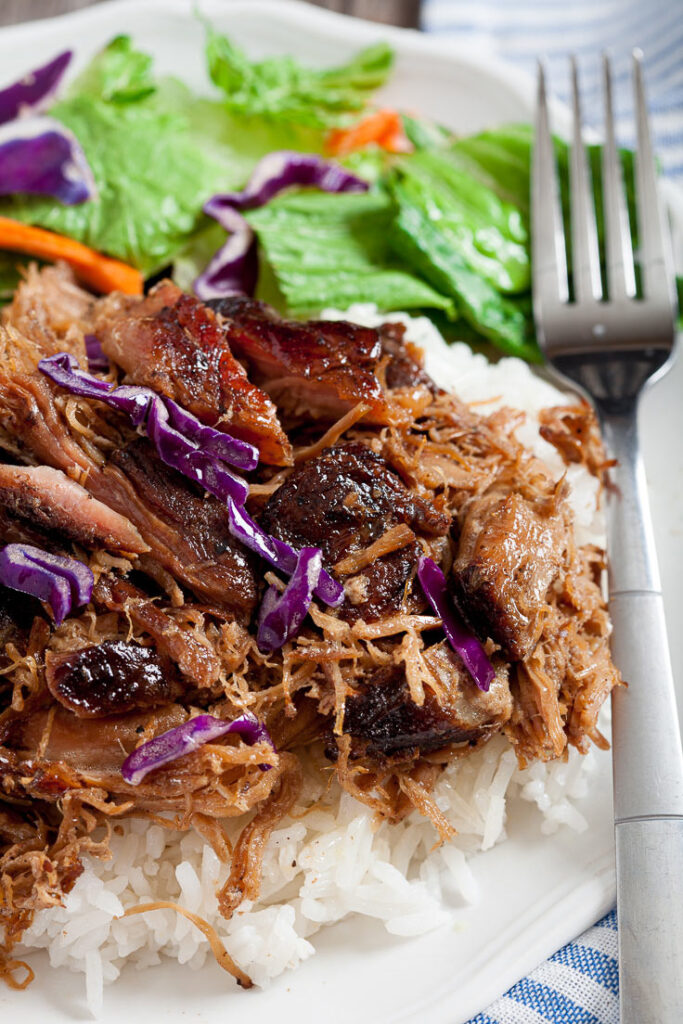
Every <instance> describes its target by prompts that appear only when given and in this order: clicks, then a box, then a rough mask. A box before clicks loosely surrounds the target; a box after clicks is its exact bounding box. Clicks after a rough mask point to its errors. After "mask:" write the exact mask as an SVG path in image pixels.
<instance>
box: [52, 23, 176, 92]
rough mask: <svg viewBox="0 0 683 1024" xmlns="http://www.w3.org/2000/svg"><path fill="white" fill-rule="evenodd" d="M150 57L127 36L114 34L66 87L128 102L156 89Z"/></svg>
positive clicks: (73, 90)
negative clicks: (70, 84)
mask: <svg viewBox="0 0 683 1024" xmlns="http://www.w3.org/2000/svg"><path fill="white" fill-rule="evenodd" d="M153 64H154V62H153V60H152V58H151V57H150V56H149V54H147V53H142V51H140V50H136V49H135V48H134V47H133V42H132V40H131V38H130V36H123V35H121V36H116V37H115V38H114V39H112V41H111V42H110V43H109V44H108V45H107V46H105V48H104V49H103V50H101V51H100V53H98V54H97V55H96V56H95V57H94V58H93V60H92V61H91V62H90V64H89V65H88V67H87V68H86V69H85V71H83V72H82V74H81V75H79V77H78V78H77V79H76V81H75V82H74V84H73V85H72V86H71V89H70V90H69V92H70V94H71V95H73V96H81V95H87V96H94V97H95V98H97V99H101V100H106V101H107V102H110V103H131V102H135V100H140V99H143V98H144V97H145V96H149V95H150V93H153V92H154V91H155V89H156V83H155V81H154V75H153Z"/></svg>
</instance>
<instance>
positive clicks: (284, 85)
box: [206, 24, 394, 128]
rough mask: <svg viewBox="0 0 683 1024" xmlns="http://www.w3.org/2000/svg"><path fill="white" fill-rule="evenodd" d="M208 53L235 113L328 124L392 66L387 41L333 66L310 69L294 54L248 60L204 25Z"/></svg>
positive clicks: (350, 109)
mask: <svg viewBox="0 0 683 1024" xmlns="http://www.w3.org/2000/svg"><path fill="white" fill-rule="evenodd" d="M206 30H207V45H206V54H207V61H208V65H209V74H210V76H211V80H212V81H213V82H214V83H215V84H216V85H217V86H218V87H219V88H220V89H222V90H223V92H224V93H225V97H226V100H225V102H226V104H227V106H228V109H229V110H230V111H232V112H233V113H236V114H240V115H248V116H257V117H265V118H267V119H269V120H279V121H286V122H289V123H294V124H298V125H301V126H305V127H307V128H327V127H330V126H332V125H338V124H340V123H343V122H345V121H346V120H348V115H349V114H354V113H357V112H358V111H359V110H361V109H362V108H363V106H364V105H365V102H366V100H367V97H368V95H369V93H370V92H372V90H374V89H377V88H378V87H379V86H380V85H382V84H383V83H384V82H385V81H386V79H387V76H388V75H389V72H390V71H391V68H392V65H393V59H394V58H393V51H392V50H391V48H390V47H389V46H387V45H386V44H385V43H378V44H377V45H375V46H370V47H367V49H365V50H361V52H360V53H358V54H357V55H356V56H355V57H354V58H353V59H352V60H350V61H349V62H348V63H347V64H343V65H341V66H340V67H336V68H322V69H319V68H309V67H305V66H304V65H302V64H300V63H299V62H298V61H296V60H294V59H293V58H292V57H268V58H266V59H265V60H261V61H250V60H249V58H248V57H247V56H246V54H245V53H244V52H243V51H242V50H240V49H239V47H237V46H236V45H235V44H234V43H233V42H232V41H231V40H230V39H228V38H227V36H224V35H222V34H221V33H220V32H217V31H216V30H215V29H214V28H213V27H212V26H211V25H209V24H207V26H206Z"/></svg>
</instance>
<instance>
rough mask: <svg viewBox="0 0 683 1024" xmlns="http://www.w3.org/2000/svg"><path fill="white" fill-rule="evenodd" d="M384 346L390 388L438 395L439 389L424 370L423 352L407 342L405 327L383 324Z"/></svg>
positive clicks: (382, 338) (381, 335) (402, 325)
mask: <svg viewBox="0 0 683 1024" xmlns="http://www.w3.org/2000/svg"><path fill="white" fill-rule="evenodd" d="M378 330H379V336H380V341H381V344H382V355H384V356H388V357H389V359H388V362H387V367H386V370H385V380H386V385H387V387H388V388H390V389H392V390H394V389H396V388H425V389H426V390H427V391H429V392H430V393H431V394H436V393H437V392H438V391H439V388H438V387H437V386H436V384H435V383H434V381H433V380H432V378H431V377H430V376H429V374H427V373H425V371H424V370H423V369H422V352H421V350H420V349H419V348H417V346H415V345H413V344H411V342H407V341H406V340H405V333H406V329H405V325H404V324H398V323H386V324H382V325H381V327H379V328H378Z"/></svg>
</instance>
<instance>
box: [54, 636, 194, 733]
mask: <svg viewBox="0 0 683 1024" xmlns="http://www.w3.org/2000/svg"><path fill="white" fill-rule="evenodd" d="M45 679H46V681H47V685H48V689H49V690H50V693H51V694H52V696H53V697H54V698H55V700H58V701H59V703H60V704H62V705H63V706H64V707H65V708H66V709H67V711H72V712H73V713H74V714H75V715H76V716H77V717H78V718H104V717H106V716H107V715H122V714H124V713H125V712H127V711H144V710H145V709H146V708H154V707H159V706H160V705H162V704H168V703H169V702H170V701H172V700H173V697H174V696H176V695H177V693H178V688H177V687H176V686H174V685H173V679H172V675H171V670H170V665H169V664H168V663H164V661H162V659H161V658H160V657H159V655H158V654H157V653H156V651H154V650H153V649H152V648H150V647H141V646H140V645H139V644H134V643H127V642H126V641H125V640H104V641H103V642H102V643H99V644H95V645H93V646H91V647H84V648H82V649H81V650H80V651H69V652H56V651H48V652H47V654H46V656H45Z"/></svg>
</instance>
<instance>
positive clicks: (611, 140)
mask: <svg viewBox="0 0 683 1024" xmlns="http://www.w3.org/2000/svg"><path fill="white" fill-rule="evenodd" d="M602 73H603V92H604V99H605V142H604V145H603V149H602V191H603V196H604V209H605V258H606V263H607V287H608V289H609V297H610V299H611V300H612V301H613V300H614V299H623V298H626V297H633V296H634V295H635V294H636V279H635V273H634V270H633V246H632V245H631V230H630V226H629V221H628V210H627V208H626V198H625V195H624V181H623V175H622V172H621V161H620V160H619V156H618V153H617V144H616V140H615V137H614V111H613V105H612V69H611V66H610V59H609V57H608V55H607V54H606V53H604V54H603V55H602Z"/></svg>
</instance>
